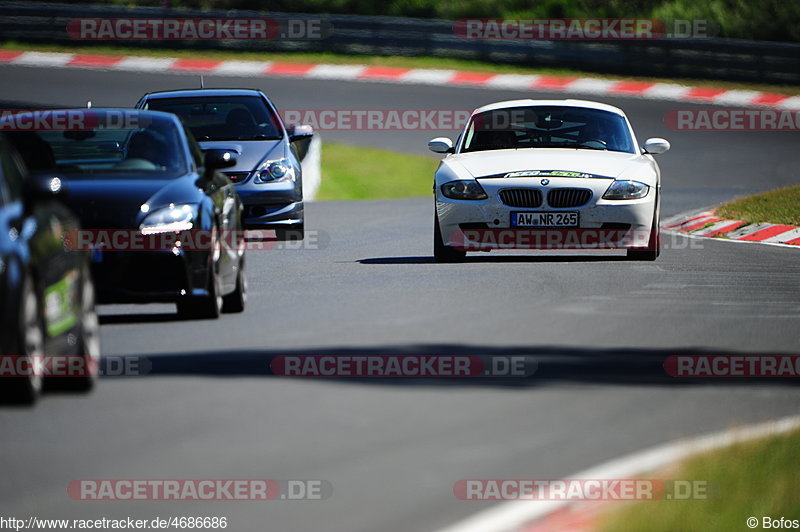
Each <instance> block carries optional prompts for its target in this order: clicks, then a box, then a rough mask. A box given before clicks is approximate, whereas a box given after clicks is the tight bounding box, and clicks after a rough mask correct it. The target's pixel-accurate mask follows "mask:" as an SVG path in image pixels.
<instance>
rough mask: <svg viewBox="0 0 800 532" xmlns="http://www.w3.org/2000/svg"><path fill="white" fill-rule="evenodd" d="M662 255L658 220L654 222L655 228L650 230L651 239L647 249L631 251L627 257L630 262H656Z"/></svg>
mask: <svg viewBox="0 0 800 532" xmlns="http://www.w3.org/2000/svg"><path fill="white" fill-rule="evenodd" d="M660 254H661V231H660V230H659V227H658V220H657V219H656V220H653V227H652V228H651V229H650V238H649V240H648V242H647V247H646V248H644V249H629V250H628V253H627V257H628V259H629V260H642V261H654V260H656V259H657V258H658V256H659V255H660Z"/></svg>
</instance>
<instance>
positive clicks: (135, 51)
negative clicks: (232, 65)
mask: <svg viewBox="0 0 800 532" xmlns="http://www.w3.org/2000/svg"><path fill="white" fill-rule="evenodd" d="M0 49H4V50H25V51H37V52H73V53H93V54H103V55H139V56H149V57H179V58H193V59H217V60H226V59H235V60H238V61H286V62H293V63H331V64H358V65H380V66H391V67H398V68H435V69H452V70H464V71H473V72H488V73H493V74H538V75H551V76H588V77H593V78H600V79H609V80H620V81H622V80H630V81H644V82H662V83H677V84H681V85H692V86H695V85H697V86H706V87H715V88H720V89H741V90H754V91H762V92H777V93H782V94H790V95H800V86H796V85H771V84H763V83H737V82H728V81H717V80H704V79H692V78H655V77H645V76H638V77H630V76H628V77H626V76H613V75H607V74H599V73H595V72H583V71H579V70H570V69H566V68H546V67H536V68H534V67H524V66H518V65H506V64H499V63H488V62H483V61H473V60H466V59H451V58H437V57H400V56H377V55H341V54H333V53H307V52H294V53H290V52H287V53H271V52H253V51H234V50H185V49H150V48H138V47H130V46H129V47H124V46H93V45H84V46H81V45H79V44H75V45H72V46H62V45H48V44H29V43H18V42H5V43H0Z"/></svg>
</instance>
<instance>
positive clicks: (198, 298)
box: [0, 109, 247, 318]
mask: <svg viewBox="0 0 800 532" xmlns="http://www.w3.org/2000/svg"><path fill="white" fill-rule="evenodd" d="M47 112H48V113H51V115H49V116H50V117H54V116H58V113H62V114H65V115H68V116H70V117H72V119H70V120H61V121H58V120H56V119H55V118H50V119H49V121H48V120H45V118H42V120H41V122H42V123H44V124H45V125H46V126H47V127H45V128H40V130H38V131H35V132H30V131H27V132H23V131H19V132H14V133H10V135H12V137H13V136H16V137H17V138H18V139H19V141H18V144H19V146H20V147H21V153H22V155H23V157H27V158H28V159H30V160H31V164H33V165H35V167H36V173H35V175H39V176H51V177H52V176H57V177H58V178H59V179H60V182H61V183H62V190H61V192H60V197H61V198H62V200H63V201H64V202H65V203H66V204H67V205H68V206H69V207H70V208H72V210H73V211H74V212H75V213H76V214H77V215H78V218H79V219H80V223H81V226H82V229H81V230H80V231H79V232H77V233H76V234H75V235H73V238H71V239H70V240H69V242H70V245H71V246H72V247H73V248H74V249H80V250H89V251H91V262H92V273H93V275H94V279H95V283H96V285H97V295H98V302H100V303H150V302H174V303H176V304H177V308H178V313H179V314H180V315H182V316H185V317H190V318H216V317H218V316H219V314H220V312H241V311H242V310H244V305H245V299H246V290H247V282H246V277H245V272H244V233H243V229H242V203H241V200H240V199H239V196H238V195H237V194H236V190H235V189H234V186H233V183H231V181H230V179H228V178H227V177H226V176H225V175H223V174H221V173H219V172H218V171H216V170H217V169H219V168H224V167H226V166H230V165H232V164H235V162H236V159H235V157H234V156H232V155H231V154H230V153H229V152H225V151H220V150H210V151H207V152H206V153H205V154H203V153H202V152H201V150H200V148H199V147H198V146H197V144H196V142H195V141H194V139H193V137H192V134H191V133H190V132H189V131H187V130H186V129H185V128H184V126H183V125H182V124H181V122H180V120H178V118H177V117H176V116H175V115H173V114H169V113H160V112H155V111H138V110H131V109H72V110H54V111H47ZM38 113H43V112H38ZM34 114H36V113H34ZM73 115H74V116H73ZM5 120H7V121H9V122H11V123H12V125H14V124H13V122H14V121H15V120H16V121H17V122H20V121H19V119H15V117H14V116H11V117H9V118H7V119H5ZM20 123H21V122H20ZM2 127H3V121H0V128H2Z"/></svg>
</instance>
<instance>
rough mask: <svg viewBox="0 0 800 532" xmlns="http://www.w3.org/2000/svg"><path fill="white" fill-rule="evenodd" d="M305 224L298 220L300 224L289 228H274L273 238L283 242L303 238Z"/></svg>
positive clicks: (304, 235)
mask: <svg viewBox="0 0 800 532" xmlns="http://www.w3.org/2000/svg"><path fill="white" fill-rule="evenodd" d="M305 226H306V224H305V222H300V224H298V225H294V226H292V227H291V229H276V230H275V238H276V240H282V241H284V242H296V241H299V240H303V239H304V238H305V237H306V228H305Z"/></svg>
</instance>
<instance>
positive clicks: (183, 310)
mask: <svg viewBox="0 0 800 532" xmlns="http://www.w3.org/2000/svg"><path fill="white" fill-rule="evenodd" d="M211 239H212V242H211V245H212V246H211V249H212V250H213V251H212V253H211V256H210V257H209V260H208V282H207V286H208V294H207V295H205V296H184V297H183V298H181V299H179V300H178V302H177V307H178V316H180V317H181V318H184V319H190V320H194V319H199V320H204V319H206V320H215V319H217V318H219V315H220V312H222V290H221V287H220V277H219V271H218V269H219V260H220V258H221V254H222V251H221V248H220V244H219V241H218V239H217V230H216V228H214V230H213V231H212V236H211Z"/></svg>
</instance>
